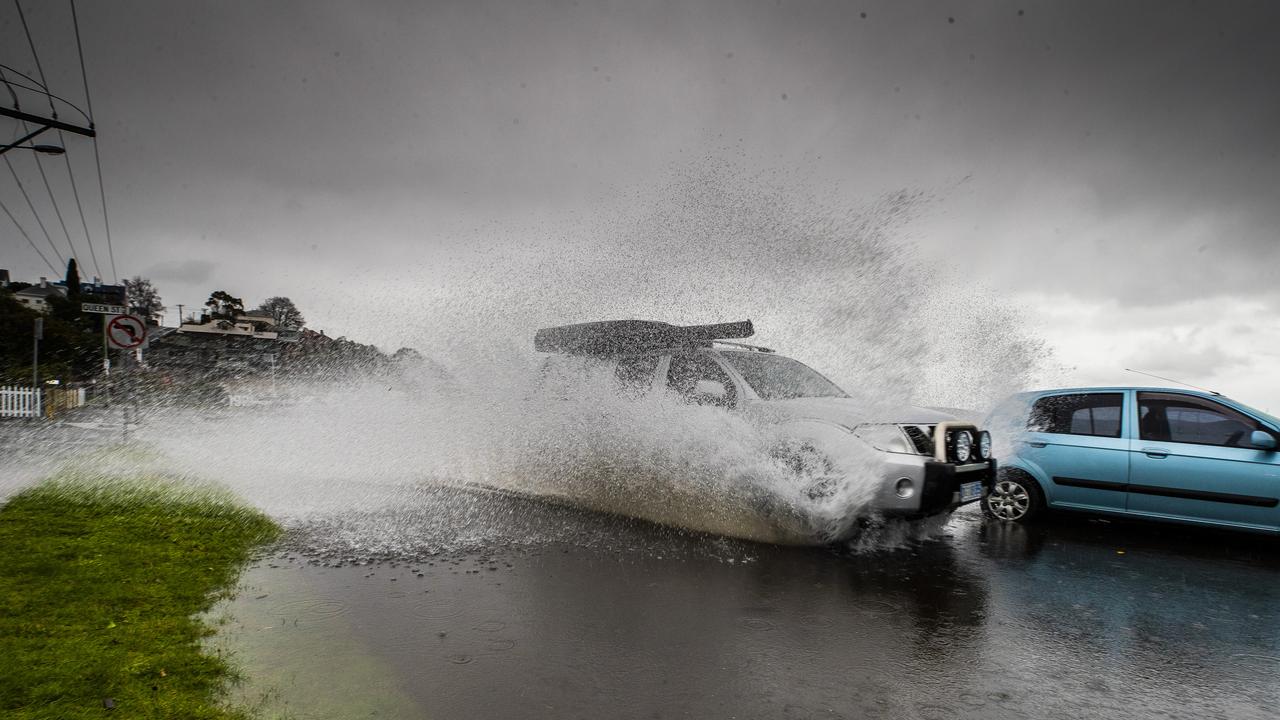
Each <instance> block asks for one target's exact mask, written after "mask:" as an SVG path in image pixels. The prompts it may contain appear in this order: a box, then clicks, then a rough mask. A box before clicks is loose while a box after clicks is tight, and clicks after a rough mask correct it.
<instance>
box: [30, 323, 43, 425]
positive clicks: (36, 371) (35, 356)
mask: <svg viewBox="0 0 1280 720" xmlns="http://www.w3.org/2000/svg"><path fill="white" fill-rule="evenodd" d="M31 335H32V337H33V338H34V341H35V344H34V345H33V346H32V348H31V392H34V393H35V394H36V414H35V417H40V411H41V409H42V408H41V407H40V400H41V393H40V341H41V340H43V339H44V318H42V317H38V318H36V326H35V327H34V328H33V329H32V333H31Z"/></svg>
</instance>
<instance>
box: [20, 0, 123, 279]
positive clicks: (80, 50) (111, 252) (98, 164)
mask: <svg viewBox="0 0 1280 720" xmlns="http://www.w3.org/2000/svg"><path fill="white" fill-rule="evenodd" d="M17 1H18V0H14V2H17ZM68 1H69V2H70V3H71V25H72V27H74V28H75V33H76V54H77V55H78V56H79V58H80V79H81V81H83V82H84V102H85V108H86V109H87V110H88V111H89V128H90V129H95V124H94V119H93V98H92V96H90V95H89V73H88V72H87V71H86V70H85V66H84V45H83V44H82V43H81V41H80V20H79V18H78V17H77V16H76V0H68ZM93 163H94V166H95V168H96V169H97V171H98V195H99V198H100V199H101V200H102V224H103V226H104V227H105V228H106V231H107V256H108V258H109V259H110V261H111V278H112V282H116V281H118V280H119V275H118V274H117V272H116V253H115V249H114V247H113V246H112V243H111V220H110V219H109V217H108V214H107V190H106V186H105V185H104V184H103V183H102V157H101V155H100V153H99V151H98V136H97V134H96V133H95V134H94V136H93Z"/></svg>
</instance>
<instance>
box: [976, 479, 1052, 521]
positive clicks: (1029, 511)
mask: <svg viewBox="0 0 1280 720" xmlns="http://www.w3.org/2000/svg"><path fill="white" fill-rule="evenodd" d="M982 510H983V512H985V513H986V514H987V516H988V517H993V518H995V519H997V520H1004V521H1006V522H1017V523H1025V522H1031V521H1032V520H1035V519H1036V518H1038V517H1040V516H1041V515H1043V514H1044V511H1045V503H1044V491H1043V490H1041V489H1040V483H1037V482H1036V481H1035V478H1032V477H1031V476H1030V475H1028V474H1027V473H1025V472H1022V471H1021V470H1012V469H1011V470H1000V471H999V474H998V475H996V483H995V486H994V487H993V488H991V492H990V493H989V494H988V495H987V496H986V497H984V498H982Z"/></svg>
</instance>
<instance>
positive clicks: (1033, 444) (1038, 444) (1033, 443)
mask: <svg viewBox="0 0 1280 720" xmlns="http://www.w3.org/2000/svg"><path fill="white" fill-rule="evenodd" d="M1027 444H1028V445H1030V446H1031V447H1033V448H1042V447H1048V446H1049V443H1044V442H1040V441H1038V440H1028V441H1027Z"/></svg>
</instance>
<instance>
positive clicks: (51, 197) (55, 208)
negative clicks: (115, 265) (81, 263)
mask: <svg viewBox="0 0 1280 720" xmlns="http://www.w3.org/2000/svg"><path fill="white" fill-rule="evenodd" d="M22 128H23V130H24V131H26V130H28V128H27V124H26V123H22ZM59 132H61V131H59ZM63 152H64V153H65V152H66V145H65V144H64V145H63ZM67 167H70V165H68V166H67ZM36 169H37V170H39V171H40V179H41V180H43V181H44V190H45V192H47V193H48V194H49V202H50V203H52V204H53V214H54V215H56V216H57V217H58V224H59V225H61V226H62V234H63V235H65V236H66V237H67V249H69V250H70V251H71V254H70V255H69V256H68V257H75V256H76V255H79V254H80V253H78V252H76V246H75V244H74V243H72V242H71V233H70V232H68V231H67V223H66V221H65V220H63V219H62V209H61V208H59V207H58V199H57V198H56V197H54V195H53V187H52V186H50V185H49V176H48V175H46V174H45V172H44V163H42V162H40V155H39V154H37V155H36Z"/></svg>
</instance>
